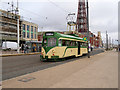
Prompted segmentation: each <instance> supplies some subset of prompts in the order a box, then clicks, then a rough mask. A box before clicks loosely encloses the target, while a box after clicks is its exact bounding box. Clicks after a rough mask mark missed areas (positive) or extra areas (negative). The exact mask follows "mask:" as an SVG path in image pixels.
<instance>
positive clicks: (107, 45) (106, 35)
mask: <svg viewBox="0 0 120 90" xmlns="http://www.w3.org/2000/svg"><path fill="white" fill-rule="evenodd" d="M107 50H108V34H107V31H106V51H107Z"/></svg>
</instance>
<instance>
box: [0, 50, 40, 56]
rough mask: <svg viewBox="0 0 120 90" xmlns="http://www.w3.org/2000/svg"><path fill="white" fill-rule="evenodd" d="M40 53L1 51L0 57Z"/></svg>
mask: <svg viewBox="0 0 120 90" xmlns="http://www.w3.org/2000/svg"><path fill="white" fill-rule="evenodd" d="M34 54H40V52H29V53H22V52H21V51H20V53H17V51H1V53H0V57H8V56H21V55H34Z"/></svg>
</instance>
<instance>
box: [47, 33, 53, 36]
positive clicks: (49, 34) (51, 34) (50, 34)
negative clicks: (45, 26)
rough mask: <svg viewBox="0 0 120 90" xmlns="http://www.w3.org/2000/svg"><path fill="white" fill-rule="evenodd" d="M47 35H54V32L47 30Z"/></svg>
mask: <svg viewBox="0 0 120 90" xmlns="http://www.w3.org/2000/svg"><path fill="white" fill-rule="evenodd" d="M45 36H54V32H47V33H45Z"/></svg>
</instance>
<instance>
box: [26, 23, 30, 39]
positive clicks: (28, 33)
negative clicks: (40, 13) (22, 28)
mask: <svg viewBox="0 0 120 90" xmlns="http://www.w3.org/2000/svg"><path fill="white" fill-rule="evenodd" d="M29 35H30V32H29V25H27V38H29V37H30V36H29Z"/></svg>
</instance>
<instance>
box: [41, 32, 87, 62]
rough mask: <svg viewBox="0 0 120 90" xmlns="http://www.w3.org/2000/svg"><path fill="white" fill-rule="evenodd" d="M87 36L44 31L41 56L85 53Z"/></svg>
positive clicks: (52, 56) (49, 57)
mask: <svg viewBox="0 0 120 90" xmlns="http://www.w3.org/2000/svg"><path fill="white" fill-rule="evenodd" d="M87 53H88V49H87V38H86V37H85V38H80V37H78V36H77V35H66V34H60V33H57V32H46V33H45V34H44V35H43V41H42V51H41V58H42V60H44V59H46V60H47V59H59V58H65V57H70V56H75V57H78V56H82V55H83V54H87Z"/></svg>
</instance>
